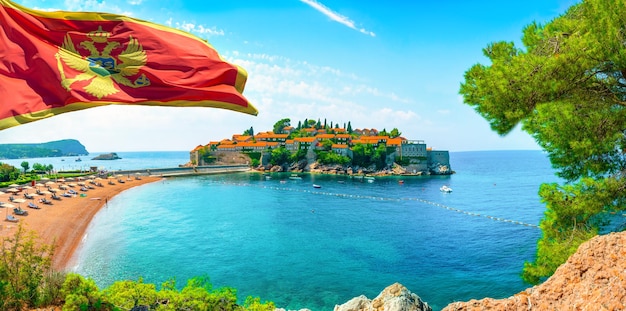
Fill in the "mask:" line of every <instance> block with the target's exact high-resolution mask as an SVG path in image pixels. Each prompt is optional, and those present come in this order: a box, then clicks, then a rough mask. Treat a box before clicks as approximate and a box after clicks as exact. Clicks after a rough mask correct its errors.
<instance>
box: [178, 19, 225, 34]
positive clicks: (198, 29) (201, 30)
mask: <svg viewBox="0 0 626 311" xmlns="http://www.w3.org/2000/svg"><path fill="white" fill-rule="evenodd" d="M171 23H172V20H171V19H170V20H169V21H168V25H170V26H171V27H174V28H178V29H181V30H184V31H186V32H190V33H193V34H199V35H207V36H223V35H224V30H221V29H217V28H216V27H206V26H204V25H198V24H194V23H189V22H180V23H178V22H176V23H174V24H173V25H172V24H171Z"/></svg>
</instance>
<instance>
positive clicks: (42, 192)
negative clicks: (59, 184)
mask: <svg viewBox="0 0 626 311" xmlns="http://www.w3.org/2000/svg"><path fill="white" fill-rule="evenodd" d="M41 194H52V192H50V191H48V190H44V191H41Z"/></svg>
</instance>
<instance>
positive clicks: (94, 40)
mask: <svg viewBox="0 0 626 311" xmlns="http://www.w3.org/2000/svg"><path fill="white" fill-rule="evenodd" d="M110 36H111V34H110V33H109V32H105V31H103V30H102V27H101V26H100V27H98V30H95V31H92V32H90V33H88V34H87V37H88V39H89V40H85V41H82V42H80V43H79V44H78V47H77V46H75V45H74V43H73V42H72V38H71V37H70V36H69V34H67V35H65V39H64V41H63V45H62V46H61V47H59V51H58V52H57V54H56V55H55V56H56V59H57V65H58V67H59V72H60V74H61V85H62V86H63V87H64V88H65V89H66V90H68V91H70V90H71V86H72V84H74V83H75V82H78V81H88V82H85V83H87V85H85V86H84V88H83V89H84V90H85V92H87V93H88V94H90V95H93V96H95V97H97V98H98V99H102V98H103V97H105V96H109V95H112V94H115V93H117V92H119V91H120V90H119V88H118V87H116V86H115V84H116V83H117V84H118V85H124V86H127V87H131V88H139V87H144V86H148V85H150V80H149V79H148V78H147V77H146V75H145V74H143V73H142V74H141V75H139V76H138V77H137V74H138V73H139V69H140V68H141V67H142V66H144V65H145V64H146V63H147V61H148V56H147V55H146V52H145V51H144V50H143V47H142V46H141V44H139V41H138V40H137V39H135V38H133V37H132V36H131V37H130V38H129V40H128V44H127V45H126V49H125V50H124V51H123V52H121V53H119V54H117V57H114V56H112V55H111V54H112V52H113V51H114V50H115V49H121V44H120V43H119V42H109V41H108V40H109V37H110ZM98 46H104V47H103V48H102V50H101V51H100V50H98ZM77 48H80V49H81V50H87V51H88V52H89V53H90V55H89V56H83V55H81V53H79V52H78V49H77ZM113 54H115V53H113ZM62 63H64V64H65V65H67V66H68V67H70V68H72V69H74V70H76V71H80V72H81V73H79V74H77V75H76V76H74V77H73V78H70V77H67V76H66V73H65V70H64V66H63V64H62ZM133 78H135V80H134V81H133V80H131V79H133Z"/></svg>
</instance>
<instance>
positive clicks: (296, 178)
mask: <svg viewBox="0 0 626 311" xmlns="http://www.w3.org/2000/svg"><path fill="white" fill-rule="evenodd" d="M289 179H294V180H298V179H302V177H300V176H298V175H297V174H292V175H291V176H289Z"/></svg>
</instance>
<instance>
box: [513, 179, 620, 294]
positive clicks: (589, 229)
mask: <svg viewBox="0 0 626 311" xmlns="http://www.w3.org/2000/svg"><path fill="white" fill-rule="evenodd" d="M625 187H626V185H624V181H623V180H618V179H614V178H602V179H597V180H596V179H592V178H583V179H581V181H580V182H578V183H575V184H567V185H564V186H559V185H558V184H543V185H541V188H540V190H539V195H540V196H541V198H542V201H543V202H544V203H546V206H547V207H546V212H545V217H544V218H543V220H542V221H541V224H540V227H541V230H542V233H543V235H542V237H541V239H540V240H539V242H538V244H537V257H536V259H535V261H534V262H532V263H529V262H527V263H525V265H524V272H523V274H522V277H523V278H524V280H525V281H527V282H529V283H532V284H536V283H538V282H540V281H543V280H544V279H545V278H546V277H547V276H550V275H552V273H554V271H555V270H556V268H558V266H559V265H561V264H562V263H563V262H565V261H566V260H567V258H568V257H569V256H570V255H572V254H573V253H574V252H576V249H578V246H580V244H581V243H583V242H585V241H586V240H588V239H590V238H591V237H593V236H595V235H597V234H598V233H599V232H600V231H601V230H602V229H605V228H607V225H608V224H609V223H608V222H607V219H606V217H603V215H604V214H606V213H610V212H612V211H616V210H622V209H624V203H626V202H624V200H625V198H624V196H623V195H622V194H621V193H622V192H623V191H624V188H625Z"/></svg>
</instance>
